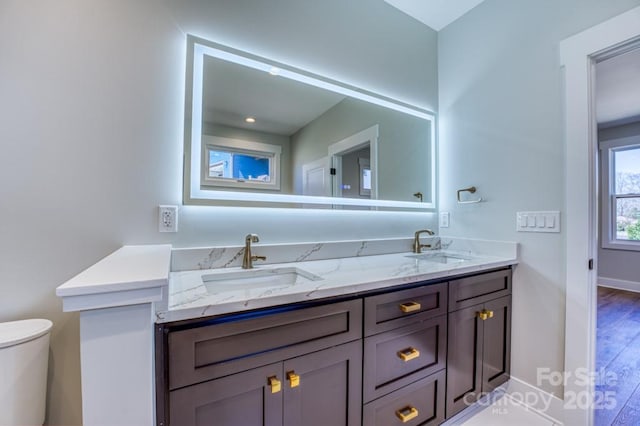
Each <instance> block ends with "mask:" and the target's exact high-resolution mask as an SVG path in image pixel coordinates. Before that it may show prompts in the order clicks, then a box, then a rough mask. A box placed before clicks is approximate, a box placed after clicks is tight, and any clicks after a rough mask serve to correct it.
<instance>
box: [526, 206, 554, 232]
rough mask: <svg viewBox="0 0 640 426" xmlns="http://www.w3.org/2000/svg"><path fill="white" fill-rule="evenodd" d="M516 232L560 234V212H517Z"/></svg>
mask: <svg viewBox="0 0 640 426" xmlns="http://www.w3.org/2000/svg"><path fill="white" fill-rule="evenodd" d="M516 230H517V231H518V232H560V212H559V211H540V212H517V213H516Z"/></svg>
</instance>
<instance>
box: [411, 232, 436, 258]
mask: <svg viewBox="0 0 640 426" xmlns="http://www.w3.org/2000/svg"><path fill="white" fill-rule="evenodd" d="M423 233H425V234H429V235H435V233H434V232H433V231H432V230H431V229H421V230H420V231H417V232H416V234H415V236H414V238H413V252H414V253H422V249H423V248H430V247H431V244H420V234H423Z"/></svg>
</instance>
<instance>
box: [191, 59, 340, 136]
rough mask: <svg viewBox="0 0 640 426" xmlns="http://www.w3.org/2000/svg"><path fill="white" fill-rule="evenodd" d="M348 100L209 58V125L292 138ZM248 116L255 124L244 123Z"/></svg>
mask: <svg viewBox="0 0 640 426" xmlns="http://www.w3.org/2000/svg"><path fill="white" fill-rule="evenodd" d="M344 98H345V96H343V95H339V94H337V93H333V92H330V91H328V90H324V89H320V88H317V87H314V86H310V85H307V84H303V83H299V82H297V81H293V80H289V79H286V78H280V77H277V76H274V75H271V74H269V73H267V72H264V71H258V70H256V69H253V68H249V67H246V66H243V65H238V64H235V63H232V62H227V61H224V60H222V59H218V58H214V57H211V56H206V55H205V59H204V79H203V104H202V114H203V119H204V121H205V122H209V123H212V124H218V125H225V126H229V127H235V128H245V129H250V130H254V131H260V132H266V133H271V134H276V135H282V136H291V135H292V134H294V133H295V132H297V131H298V130H299V129H300V128H302V127H304V126H305V125H307V124H308V123H310V122H311V121H313V120H315V119H316V118H317V117H319V116H320V115H322V114H323V113H324V112H326V111H327V110H329V109H331V108H332V107H333V106H335V105H336V104H338V103H339V102H341V101H342V100H343V99H344ZM246 117H254V118H255V120H256V121H255V123H252V124H248V123H246V122H245V118H246Z"/></svg>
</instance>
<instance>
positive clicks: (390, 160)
mask: <svg viewBox="0 0 640 426" xmlns="http://www.w3.org/2000/svg"><path fill="white" fill-rule="evenodd" d="M376 124H377V125H378V132H379V137H378V198H379V199H382V200H396V201H417V199H416V198H415V197H414V196H413V193H415V192H418V191H420V192H422V193H423V194H424V199H425V200H430V199H431V174H430V168H429V164H431V151H430V145H429V143H430V139H431V133H430V132H431V128H430V123H429V122H428V121H427V120H423V119H421V118H417V117H414V116H411V115H408V114H404V113H400V112H397V111H394V110H390V109H387V108H383V107H380V106H377V105H374V104H369V103H366V102H363V101H359V100H356V99H352V98H346V99H345V100H343V101H342V102H340V103H338V104H337V105H336V106H334V107H333V108H331V109H329V110H328V111H326V112H325V113H324V114H322V115H321V116H320V117H318V118H317V119H315V120H314V121H312V122H311V123H309V124H307V125H306V126H305V127H303V128H302V129H300V130H299V131H298V132H296V133H295V134H293V135H292V137H291V150H292V159H293V176H294V191H295V192H296V193H297V194H301V193H302V165H303V164H305V163H308V162H310V161H314V160H317V159H319V158H322V157H325V156H327V154H328V148H329V146H330V145H332V144H334V143H336V142H339V141H341V140H343V139H345V138H347V137H349V136H351V135H353V134H356V133H358V132H360V131H362V130H365V129H368V128H369V127H371V126H374V125H376Z"/></svg>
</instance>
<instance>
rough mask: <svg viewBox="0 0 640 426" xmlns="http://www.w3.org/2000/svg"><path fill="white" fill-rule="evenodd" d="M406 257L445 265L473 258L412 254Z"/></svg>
mask: <svg viewBox="0 0 640 426" xmlns="http://www.w3.org/2000/svg"><path fill="white" fill-rule="evenodd" d="M405 257H410V258H412V259H417V260H424V261H426V262H433V263H444V264H452V263H461V262H465V261H469V260H471V258H469V257H465V256H460V255H456V254H447V253H419V254H410V255H407V256H405Z"/></svg>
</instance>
